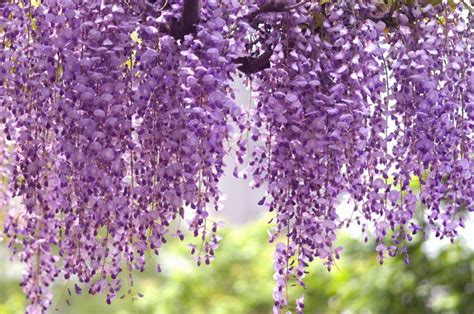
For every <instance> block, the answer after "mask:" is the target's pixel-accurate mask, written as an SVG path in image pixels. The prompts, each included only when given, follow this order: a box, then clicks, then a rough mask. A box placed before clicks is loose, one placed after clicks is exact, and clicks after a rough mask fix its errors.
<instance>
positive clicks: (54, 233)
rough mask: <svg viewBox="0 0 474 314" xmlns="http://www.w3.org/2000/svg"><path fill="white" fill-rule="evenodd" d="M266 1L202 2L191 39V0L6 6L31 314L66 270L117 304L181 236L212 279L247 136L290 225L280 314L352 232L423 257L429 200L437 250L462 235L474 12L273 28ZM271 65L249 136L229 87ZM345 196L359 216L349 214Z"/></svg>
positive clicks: (361, 9)
mask: <svg viewBox="0 0 474 314" xmlns="http://www.w3.org/2000/svg"><path fill="white" fill-rule="evenodd" d="M282 3H283V2H282ZM269 4H270V2H266V1H256V2H255V3H248V4H246V5H241V4H239V3H238V2H237V1H217V2H214V1H203V2H202V8H201V10H200V21H199V23H198V25H197V26H196V27H195V29H194V30H193V31H192V32H191V33H187V34H184V35H183V34H180V33H179V32H176V31H175V30H176V28H177V27H179V25H180V23H182V21H180V16H181V14H182V11H183V1H174V2H172V1H161V2H154V3H151V2H147V1H123V2H116V1H87V2H83V1H72V0H71V1H54V0H49V1H43V2H42V3H41V4H39V5H32V4H31V3H30V2H29V1H24V2H21V1H12V2H9V3H7V4H1V7H0V9H1V11H0V13H1V16H0V19H1V20H0V21H1V24H0V29H1V32H0V36H1V37H0V39H1V42H2V51H0V58H1V63H0V67H1V68H0V70H1V72H0V73H1V74H0V81H1V82H2V85H1V86H0V103H1V112H0V118H2V123H3V132H4V133H5V138H6V139H7V141H8V142H9V143H10V142H11V143H14V145H15V151H14V154H13V155H12V156H6V158H8V160H11V161H12V163H13V164H12V175H11V186H12V191H13V193H14V195H15V196H20V197H21V198H22V200H23V204H24V210H23V211H21V212H18V211H16V212H12V213H11V215H10V216H9V218H8V220H7V222H6V227H5V234H6V235H7V237H9V238H10V243H9V245H10V246H11V247H12V249H13V252H14V253H17V254H18V256H19V257H20V259H21V260H22V261H23V262H24V263H25V264H26V265H27V274H26V276H25V278H24V281H23V283H22V285H23V286H24V290H25V292H26V293H27V295H28V298H29V299H30V301H31V305H30V306H29V308H28V311H29V312H35V311H36V312H41V311H44V310H45V309H46V308H47V307H48V306H49V305H50V303H51V295H50V292H49V289H48V286H49V285H51V284H52V283H53V281H54V280H55V278H56V277H58V276H59V275H60V274H62V275H64V277H65V278H69V277H71V276H77V278H79V280H80V282H83V283H85V284H86V286H87V287H88V289H89V293H92V294H95V293H99V292H101V291H104V290H107V302H110V301H111V300H112V299H113V298H114V297H116V294H117V293H118V291H119V290H120V288H121V286H126V287H128V289H129V291H130V290H131V288H132V286H133V278H132V275H131V274H132V271H133V270H134V269H139V270H140V271H143V270H144V268H145V265H146V261H147V260H148V259H149V257H148V256H147V254H148V252H149V250H152V251H154V252H155V254H158V253H159V249H160V247H161V246H162V245H163V244H164V243H165V242H166V238H167V236H169V235H170V234H169V233H170V232H171V233H173V234H172V235H175V236H178V237H179V238H181V239H182V238H183V237H184V233H183V231H182V229H184V228H187V229H189V230H190V231H191V233H192V234H194V236H195V237H199V238H198V239H199V241H198V242H197V243H195V244H191V252H192V253H193V254H195V255H196V260H197V262H198V264H201V263H206V264H208V263H210V261H211V260H212V259H213V256H214V251H215V249H216V248H217V246H218V240H219V239H218V237H217V236H216V234H215V233H216V228H217V223H215V222H212V221H211V220H210V219H209V217H208V215H209V209H210V207H209V206H214V207H217V203H218V201H219V195H220V192H219V190H218V188H217V183H218V182H219V180H220V178H221V177H222V174H223V168H224V166H225V165H224V162H223V158H224V156H225V155H226V154H227V153H229V152H232V153H233V154H237V156H236V157H237V159H238V160H240V161H242V160H243V154H244V152H245V147H246V143H245V141H244V140H239V136H241V138H245V134H244V133H245V132H250V134H251V137H252V139H253V140H256V141H259V142H258V143H263V144H261V145H257V148H256V149H255V150H254V151H252V152H251V156H250V157H251V162H250V165H251V169H252V172H253V179H254V184H255V185H256V186H262V185H263V186H267V189H268V196H267V197H266V198H265V199H263V200H262V201H261V202H260V204H261V205H263V204H265V205H267V206H269V208H270V210H271V211H273V212H275V217H276V220H275V222H276V226H275V228H274V229H273V233H272V237H271V241H272V242H273V241H276V242H278V243H277V244H276V248H275V264H274V266H275V278H276V282H277V285H276V288H275V291H274V299H275V307H274V311H275V312H277V313H278V312H280V311H282V310H288V309H290V308H291V307H290V306H289V305H288V293H289V291H288V287H289V285H290V284H291V283H292V281H293V280H295V281H296V282H298V283H299V284H300V285H302V286H304V282H303V280H304V277H305V273H306V267H307V266H308V264H309V263H310V262H311V261H313V260H314V259H315V258H317V257H319V258H321V259H323V260H324V261H325V264H326V265H327V267H328V268H329V269H330V268H331V267H333V265H334V263H335V259H337V258H339V255H340V251H341V248H338V247H335V245H334V241H335V239H336V232H337V231H338V230H339V229H341V228H342V227H343V226H347V225H349V224H351V223H352V222H356V223H357V224H359V225H361V228H362V230H363V232H364V233H366V234H367V237H368V236H369V235H370V233H371V232H375V235H374V236H375V238H376V241H377V251H378V252H379V255H380V261H381V262H383V259H384V256H385V254H387V253H388V254H389V255H396V254H398V253H404V254H405V257H406V259H408V255H407V252H406V246H405V242H406V241H409V240H410V239H411V237H412V236H413V234H415V233H417V232H419V230H421V229H423V226H418V225H417V224H416V223H415V221H414V220H413V219H414V218H415V215H418V212H419V211H418V212H417V210H416V209H417V207H419V206H420V204H421V203H422V204H423V205H424V206H426V209H424V211H423V212H422V214H423V216H422V219H421V221H424V222H426V223H427V224H428V225H429V226H431V228H432V229H434V231H435V233H436V235H437V236H439V237H441V238H443V237H449V238H451V239H453V238H454V237H455V236H456V235H457V229H458V228H459V227H462V226H463V215H464V212H465V211H466V210H469V211H472V210H473V196H474V184H473V177H472V170H473V163H472V154H473V152H472V149H473V145H472V134H473V133H474V132H473V117H474V116H473V115H474V83H473V82H474V73H473V65H474V52H473V37H474V36H473V31H474V30H473V24H472V18H471V16H467V14H471V15H472V13H467V11H466V10H467V9H466V8H465V7H463V5H458V6H457V7H456V8H455V9H454V8H453V7H452V6H451V5H450V4H448V3H446V2H442V4H440V5H437V6H436V7H432V6H431V5H423V6H421V5H416V4H415V5H404V4H400V5H397V7H396V8H395V10H392V11H391V10H390V8H387V6H386V5H383V4H381V3H380V1H371V2H367V1H365V2H364V1H342V2H334V3H326V2H325V3H323V4H321V5H320V4H317V3H309V2H308V3H305V2H304V1H303V2H297V1H288V3H285V5H286V7H281V6H275V7H274V8H273V9H271V10H270V9H267V10H266V11H265V10H263V12H259V13H260V14H256V12H258V11H259V10H262V8H264V7H266V8H269V7H268V5H269ZM272 10H273V11H275V12H273V11H272ZM470 18H471V19H470ZM244 47H245V48H246V51H244V50H243V48H244ZM259 52H265V53H270V54H271V58H270V64H269V65H270V66H269V67H268V66H264V67H263V68H267V69H265V70H263V71H261V72H259V73H257V74H256V75H253V82H254V84H253V85H254V86H256V87H255V90H254V92H255V94H256V100H257V105H256V108H254V109H253V112H252V116H251V120H250V124H247V122H245V121H244V117H243V110H242V109H241V108H240V107H239V106H238V105H236V104H235V103H234V102H233V100H232V93H233V92H232V90H231V89H230V82H231V79H232V78H231V74H235V73H236V72H237V71H236V69H237V66H236V64H235V61H236V60H237V58H238V57H242V56H245V55H246V54H247V55H249V54H250V55H252V56H253V55H256V54H258V53H259ZM233 127H237V131H232V128H233ZM234 133H235V135H236V136H237V138H234V137H233V134H234ZM239 133H240V135H239ZM234 141H235V143H233V142H234ZM234 144H236V148H235V145H234ZM2 147H4V146H2ZM4 151H5V152H7V150H4ZM414 180H415V181H416V180H419V181H420V184H419V186H420V191H419V192H420V193H419V195H418V194H417V192H418V191H416V190H414V188H413V186H414V185H413V181H414ZM417 186H418V185H417ZM344 194H347V195H349V197H350V200H351V202H352V203H353V204H354V208H353V213H352V215H351V216H350V218H342V215H341V213H339V212H338V211H337V206H338V203H339V202H340V198H341V195H344ZM425 220H426V221H425ZM279 236H283V240H282V241H280V240H279ZM56 248H58V249H59V251H57V252H56ZM123 268H124V269H123ZM158 269H159V264H158ZM124 272H125V273H126V274H127V275H126V279H125V280H126V281H127V282H126V283H121V279H120V278H119V274H120V273H124ZM80 290H81V288H80V287H79V286H77V287H76V291H77V292H80ZM303 306H304V305H303V296H302V297H300V298H298V299H297V301H296V307H295V308H296V310H297V311H298V312H302V311H303Z"/></svg>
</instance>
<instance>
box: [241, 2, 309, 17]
mask: <svg viewBox="0 0 474 314" xmlns="http://www.w3.org/2000/svg"><path fill="white" fill-rule="evenodd" d="M308 2H309V0H304V1H301V2H298V3H296V4H294V5H290V6H286V1H282V0H274V1H271V2H268V3H265V4H264V5H262V6H261V7H260V9H258V10H257V11H255V12H252V13H251V14H250V15H249V22H252V21H253V20H254V19H255V18H256V17H257V16H258V15H260V14H263V13H270V12H287V11H291V10H294V9H296V8H298V7H300V6H302V5H304V4H305V3H308Z"/></svg>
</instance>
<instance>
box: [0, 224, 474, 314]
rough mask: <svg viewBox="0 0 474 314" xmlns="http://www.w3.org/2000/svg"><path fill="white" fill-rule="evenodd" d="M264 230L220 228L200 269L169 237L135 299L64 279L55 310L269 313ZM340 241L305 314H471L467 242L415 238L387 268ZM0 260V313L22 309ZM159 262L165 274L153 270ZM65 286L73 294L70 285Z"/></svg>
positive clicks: (312, 286) (472, 261)
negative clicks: (109, 296) (213, 254)
mask: <svg viewBox="0 0 474 314" xmlns="http://www.w3.org/2000/svg"><path fill="white" fill-rule="evenodd" d="M267 229H268V225H267V224H266V222H265V220H261V221H258V222H256V223H252V224H248V225H244V226H234V227H225V228H223V229H222V230H221V232H220V234H221V235H222V236H223V240H222V242H221V247H220V248H219V250H218V252H217V258H216V260H215V261H214V262H213V263H212V264H211V266H201V267H197V266H196V264H195V262H194V260H193V258H192V257H191V256H190V254H189V249H188V248H187V246H186V240H185V241H184V242H179V241H177V240H171V243H169V244H168V245H166V246H165V248H164V249H163V250H162V253H161V254H160V256H158V257H155V261H153V260H150V261H149V262H150V264H149V267H148V270H147V271H146V272H144V273H136V274H135V287H134V290H133V293H134V294H135V295H136V296H137V297H136V300H135V301H133V300H132V299H133V298H132V296H131V295H127V296H126V297H125V298H124V299H119V298H117V299H115V300H114V301H113V303H112V305H107V304H106V303H105V297H104V296H103V295H99V296H90V295H88V294H87V293H83V294H81V295H76V294H74V292H73V294H72V296H69V295H68V293H67V292H66V291H67V288H65V287H66V282H59V283H58V284H56V286H55V287H54V300H53V306H52V307H51V310H50V312H51V313H71V314H76V313H77V314H84V313H91V314H93V313H111V314H112V313H114V314H115V313H117V314H122V313H123V314H125V313H157V314H167V313H191V314H194V313H196V314H199V313H203V314H204V313H205V314H208V313H209V314H233V313H236V314H237V313H239V314H240V313H249V314H252V313H255V314H256V313H271V311H272V305H273V301H272V293H273V285H274V283H273V278H272V277H273V258H272V252H273V251H272V250H273V247H272V246H271V245H269V244H268V242H267V239H268V235H267ZM338 241H339V244H340V245H343V246H344V253H343V255H342V259H341V260H339V261H338V262H337V268H334V269H333V270H332V271H331V272H329V273H328V272H327V270H326V269H325V268H324V267H323V266H322V265H321V264H322V263H320V262H318V261H315V262H313V263H312V265H311V266H310V269H309V271H310V274H309V275H308V276H307V278H306V283H307V289H306V291H305V313H344V314H349V313H474V252H473V251H472V250H470V249H469V248H468V246H467V245H466V243H462V241H463V240H462V239H460V240H459V242H456V243H455V244H453V245H450V246H447V247H443V248H441V249H439V250H437V252H436V254H435V255H433V254H432V253H430V254H428V253H427V250H426V249H425V247H424V246H425V245H426V244H422V242H421V241H419V240H415V241H413V243H412V244H411V245H410V249H409V250H410V258H411V264H410V265H405V264H404V262H403V258H402V257H396V258H389V259H387V260H386V262H385V264H384V265H383V266H380V265H379V263H378V260H377V256H376V254H375V253H374V252H375V250H374V247H373V245H370V244H369V245H367V244H363V243H361V242H360V241H359V240H357V239H355V238H353V237H350V236H348V235H341V237H340V239H339V240H338ZM178 242H179V243H178ZM0 259H1V260H2V261H3V260H4V261H5V262H2V263H1V265H0V313H1V314H16V313H22V312H24V309H25V302H26V301H25V298H24V296H23V293H22V291H21V288H20V287H19V286H18V283H19V281H20V278H21V272H22V269H21V266H20V265H18V263H15V262H10V261H9V260H8V251H7V249H6V248H5V245H4V243H3V244H0ZM158 260H159V261H160V263H161V264H162V269H163V272H162V273H161V274H158V273H156V272H155V271H154V266H153V264H156V261H158ZM67 287H69V288H70V289H71V290H72V291H74V284H73V283H72V282H69V283H68V285H67ZM300 289H301V288H299V287H295V288H292V292H294V293H295V295H298V294H299V293H300V292H301V290H300ZM125 290H126V289H125ZM137 293H140V294H143V295H144V296H143V297H139V296H138V295H137ZM67 302H69V303H70V304H71V305H67Z"/></svg>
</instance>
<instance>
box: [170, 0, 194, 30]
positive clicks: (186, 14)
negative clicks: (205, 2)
mask: <svg viewBox="0 0 474 314" xmlns="http://www.w3.org/2000/svg"><path fill="white" fill-rule="evenodd" d="M200 12H201V0H184V5H183V15H182V17H181V20H180V21H179V22H177V23H174V24H173V25H171V36H173V37H174V38H175V39H183V38H184V36H186V35H188V34H191V33H194V32H195V31H196V24H197V23H198V22H199V13H200Z"/></svg>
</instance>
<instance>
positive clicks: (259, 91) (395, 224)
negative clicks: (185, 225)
mask: <svg viewBox="0 0 474 314" xmlns="http://www.w3.org/2000/svg"><path fill="white" fill-rule="evenodd" d="M291 6H293V7H294V8H295V10H291V11H290V12H286V11H287V10H286V9H284V8H283V9H281V8H280V9H278V8H274V9H273V12H268V13H267V12H266V11H263V12H261V14H260V15H258V16H256V17H255V19H256V20H257V21H255V20H252V24H253V25H254V26H256V27H257V28H258V27H259V26H261V25H266V26H267V27H266V29H265V30H264V32H263V35H262V36H261V38H262V40H261V43H260V45H261V50H262V51H265V50H271V51H272V56H271V58H270V62H271V66H270V68H269V69H266V70H264V71H263V72H262V73H260V74H257V75H256V79H255V81H254V84H255V85H257V86H258V87H257V88H256V91H255V93H256V98H257V107H256V108H255V110H254V116H253V119H252V122H253V126H252V127H251V131H252V134H253V138H254V139H259V140H261V141H262V143H263V144H262V145H260V147H258V148H257V149H256V150H255V151H254V152H253V153H252V162H251V165H252V166H253V167H252V170H253V176H254V180H255V185H256V186H260V185H264V184H267V185H268V194H269V196H270V198H264V199H262V201H261V203H262V204H263V203H266V204H268V206H269V207H270V211H275V212H276V227H275V228H274V230H273V235H272V237H271V242H273V241H280V238H279V236H283V241H282V242H278V243H277V245H276V249H275V256H274V258H275V279H276V282H277V284H276V287H275V292H274V299H275V308H274V311H275V312H280V311H282V310H288V309H291V308H296V310H297V311H298V312H301V311H302V306H301V303H302V302H301V300H302V299H301V298H299V299H298V300H297V303H296V307H294V306H290V305H288V293H289V292H288V287H289V286H290V285H291V284H292V282H294V281H295V282H298V283H299V284H300V285H302V286H304V283H303V278H304V276H305V268H306V266H307V265H308V263H309V262H310V261H312V260H313V259H314V258H316V257H319V258H321V259H323V260H325V264H326V265H327V266H328V268H329V269H330V268H331V267H332V266H333V264H334V260H335V259H336V258H338V257H339V253H340V250H341V248H337V247H334V245H333V244H334V241H335V239H336V231H337V230H338V229H339V228H341V227H342V226H348V225H350V224H351V222H353V221H354V222H357V224H359V225H361V228H362V231H363V232H364V233H366V234H367V236H366V241H367V238H368V236H369V234H370V233H371V232H374V233H375V238H376V242H377V251H378V253H379V256H380V262H381V263H383V259H384V257H385V254H386V253H388V254H389V255H391V256H394V255H397V254H400V253H401V254H404V256H405V260H406V261H407V262H408V260H409V257H408V252H407V249H406V245H405V243H406V241H409V240H411V239H412V236H413V235H414V234H416V233H417V232H419V231H420V230H422V229H423V227H422V226H419V225H417V223H416V221H415V220H414V219H413V218H415V213H416V209H417V208H419V207H420V204H423V206H424V207H426V209H425V210H424V212H423V213H422V214H424V215H423V216H422V217H421V221H422V222H427V223H428V224H429V225H430V226H431V228H433V229H434V231H435V234H436V236H437V237H441V238H443V237H450V238H451V239H453V238H454V237H455V236H456V235H457V229H458V227H463V226H464V225H463V217H464V215H465V211H466V209H468V210H469V211H472V210H473V194H472V191H473V186H474V184H473V181H472V170H473V164H472V123H473V122H472V102H471V105H467V104H468V103H469V101H467V99H468V98H469V97H470V98H469V99H472V92H470V90H472V88H473V83H472V58H473V56H474V54H473V51H472V22H471V23H470V24H469V17H468V16H466V15H467V12H466V8H465V7H463V6H457V7H452V6H449V5H448V4H447V3H440V4H439V5H437V6H436V7H433V6H432V5H429V4H428V5H421V4H412V5H409V4H394V7H388V6H387V5H385V4H381V3H380V2H379V1H372V2H359V1H347V2H346V1H344V2H335V3H334V4H329V3H326V4H321V5H318V4H316V5H315V4H312V5H309V4H307V5H300V3H297V2H290V3H289V4H288V6H287V7H291ZM275 34H278V35H277V36H275ZM469 76H471V78H469ZM469 106H471V107H469ZM416 181H419V184H417V183H416ZM414 186H419V187H420V188H419V189H420V192H421V193H420V196H418V195H416V192H417V191H416V190H414V188H412V187H414ZM344 193H348V194H349V196H350V199H351V200H352V201H353V202H354V209H353V212H352V214H351V216H350V218H348V219H342V218H340V215H339V214H338V213H337V211H336V206H337V205H338V203H339V200H340V197H341V195H342V194H344ZM422 231H424V230H422ZM388 234H390V237H389V238H388V239H387V236H388Z"/></svg>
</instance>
